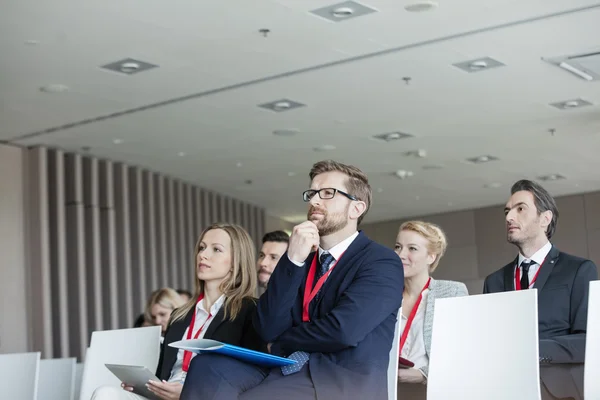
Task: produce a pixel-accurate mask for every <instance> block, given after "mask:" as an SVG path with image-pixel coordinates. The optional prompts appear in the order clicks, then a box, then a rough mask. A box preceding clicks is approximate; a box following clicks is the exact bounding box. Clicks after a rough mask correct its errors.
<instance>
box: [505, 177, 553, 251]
mask: <svg viewBox="0 0 600 400" xmlns="http://www.w3.org/2000/svg"><path fill="white" fill-rule="evenodd" d="M520 191H526V192H529V193H531V194H532V195H533V200H534V203H535V208H536V209H537V213H538V215H540V214H541V213H543V212H545V211H551V212H552V220H551V221H550V225H548V228H547V230H546V237H548V239H552V235H554V232H555V231H556V224H557V223H558V207H557V206H556V201H554V197H552V196H551V195H550V193H548V191H547V190H546V189H544V188H543V187H542V185H540V184H538V183H536V182H532V181H530V180H527V179H522V180H520V181H518V182H515V184H514V185H512V187H511V188H510V194H511V195H513V194H515V193H517V192H520Z"/></svg>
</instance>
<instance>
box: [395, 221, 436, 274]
mask: <svg viewBox="0 0 600 400" xmlns="http://www.w3.org/2000/svg"><path fill="white" fill-rule="evenodd" d="M400 231H401V232H402V231H412V232H416V233H418V234H419V235H421V236H423V237H424V238H425V239H426V240H427V242H428V245H427V251H428V252H429V253H430V254H433V255H435V260H434V261H433V263H432V264H431V265H430V266H429V272H430V273H431V272H433V271H435V269H436V268H437V266H438V264H439V262H440V259H441V258H442V256H443V255H444V253H445V252H446V248H447V247H448V240H447V239H446V234H444V231H443V230H442V228H440V227H439V226H437V225H435V224H432V223H429V222H423V221H407V222H405V223H403V224H402V225H400Z"/></svg>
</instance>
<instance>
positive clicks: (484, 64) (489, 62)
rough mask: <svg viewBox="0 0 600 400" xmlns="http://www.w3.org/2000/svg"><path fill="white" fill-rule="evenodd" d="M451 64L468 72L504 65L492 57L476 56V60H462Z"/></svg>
mask: <svg viewBox="0 0 600 400" xmlns="http://www.w3.org/2000/svg"><path fill="white" fill-rule="evenodd" d="M452 65H454V66H455V67H456V68H460V69H462V70H463V71H466V72H469V73H471V72H479V71H486V70H488V69H492V68H498V67H503V66H504V64H502V63H501V62H500V61H497V60H494V59H493V58H490V57H483V58H478V59H476V60H469V61H463V62H459V63H456V64H452Z"/></svg>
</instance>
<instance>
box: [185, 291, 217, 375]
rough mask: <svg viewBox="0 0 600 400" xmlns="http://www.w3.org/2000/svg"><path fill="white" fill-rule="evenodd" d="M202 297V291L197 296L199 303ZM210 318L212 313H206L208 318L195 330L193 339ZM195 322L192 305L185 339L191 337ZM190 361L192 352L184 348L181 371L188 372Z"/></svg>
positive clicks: (196, 337)
mask: <svg viewBox="0 0 600 400" xmlns="http://www.w3.org/2000/svg"><path fill="white" fill-rule="evenodd" d="M202 299H204V293H202V294H200V296H198V302H197V303H200V302H201V301H202ZM197 303H196V304H197ZM211 318H212V314H211V313H208V318H206V321H204V323H203V324H202V326H201V327H200V329H198V332H196V334H195V335H194V339H198V336H200V333H201V332H202V331H203V330H204V326H206V324H207V323H208V321H210V319H211ZM195 323H196V308H195V307H194V314H192V322H191V323H190V327H189V328H188V333H187V338H186V339H187V340H190V339H191V338H192V332H193V330H194V324H195ZM190 361H192V352H191V351H187V350H184V351H183V365H182V366H181V369H182V370H183V372H186V373H187V372H188V369H189V368H190Z"/></svg>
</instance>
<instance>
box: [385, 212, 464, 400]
mask: <svg viewBox="0 0 600 400" xmlns="http://www.w3.org/2000/svg"><path fill="white" fill-rule="evenodd" d="M447 245H448V242H447V240H446V235H445V234H444V232H443V231H442V230H441V229H440V227H438V226H437V225H434V224H431V223H428V222H422V221H409V222H405V223H403V224H402V225H401V226H400V230H399V232H398V236H397V238H396V245H395V247H394V250H395V251H396V253H397V254H398V256H399V257H400V259H401V260H402V264H403V266H404V292H403V298H402V316H401V318H402V321H401V323H400V331H401V339H402V340H401V343H400V344H401V350H400V356H401V357H403V358H405V359H407V360H409V361H411V362H413V363H414V364H415V366H414V367H413V368H400V369H399V370H398V382H399V384H400V386H399V387H398V393H399V395H398V397H399V398H400V397H401V398H407V397H405V396H406V395H408V394H409V393H408V392H411V393H410V394H411V396H419V397H421V396H424V394H426V389H425V386H424V384H426V383H427V374H428V372H429V355H430V352H431V330H432V327H433V316H434V311H435V310H434V308H435V299H439V298H444V297H458V296H467V295H468V294H469V293H468V291H467V287H466V286H465V285H464V284H463V283H461V282H453V281H442V280H439V281H438V280H435V279H433V278H431V274H432V273H433V272H434V271H435V269H436V268H437V267H438V265H439V262H440V259H441V258H442V256H443V255H444V252H445V251H446V247H447ZM411 383H413V384H414V383H422V384H423V385H406V384H411ZM408 398H411V399H412V398H413V397H408ZM415 398H416V397H415ZM423 398H425V397H423Z"/></svg>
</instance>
